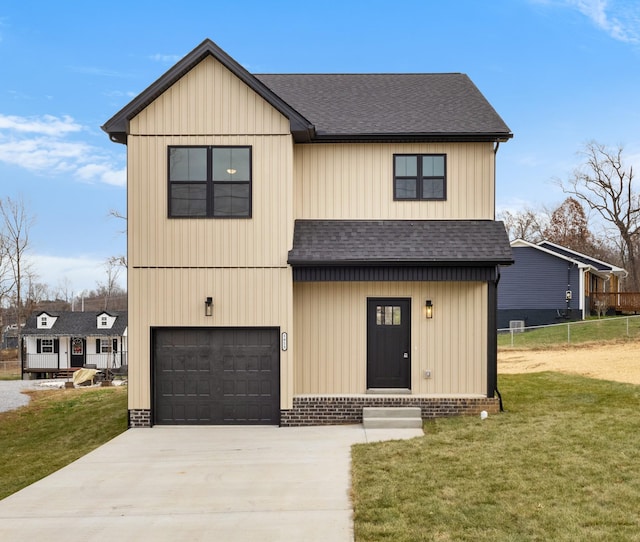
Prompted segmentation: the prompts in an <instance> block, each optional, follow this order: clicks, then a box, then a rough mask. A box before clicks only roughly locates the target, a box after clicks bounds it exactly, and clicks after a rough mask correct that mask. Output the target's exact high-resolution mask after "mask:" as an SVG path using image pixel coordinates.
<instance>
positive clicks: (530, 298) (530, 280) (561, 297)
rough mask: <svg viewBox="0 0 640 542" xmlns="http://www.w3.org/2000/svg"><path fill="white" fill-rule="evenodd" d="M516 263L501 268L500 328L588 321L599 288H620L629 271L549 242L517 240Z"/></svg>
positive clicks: (607, 289)
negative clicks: (619, 282) (620, 283)
mask: <svg viewBox="0 0 640 542" xmlns="http://www.w3.org/2000/svg"><path fill="white" fill-rule="evenodd" d="M511 250H512V252H513V258H514V261H515V263H514V265H512V266H510V267H505V268H502V269H501V276H500V282H499V284H498V317H497V318H498V329H509V328H519V327H523V326H524V327H529V326H538V325H547V324H556V323H560V322H564V321H567V320H569V321H570V320H583V319H584V318H585V317H586V316H588V315H589V314H590V313H591V312H592V310H593V309H594V307H593V306H592V302H591V298H592V296H593V294H594V293H597V292H612V291H614V292H617V291H618V280H619V278H621V277H624V276H626V271H625V270H624V269H621V268H620V267H617V266H615V265H612V264H608V263H606V262H601V261H599V260H596V259H595V258H591V257H589V256H587V255H585V254H581V253H579V252H576V251H573V250H570V249H568V248H566V247H561V246H559V245H556V244H554V243H550V242H548V241H542V242H540V243H538V244H533V243H529V242H527V241H523V240H522V239H517V240H515V241H513V242H512V243H511Z"/></svg>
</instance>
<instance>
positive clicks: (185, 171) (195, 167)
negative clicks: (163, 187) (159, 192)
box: [169, 147, 207, 181]
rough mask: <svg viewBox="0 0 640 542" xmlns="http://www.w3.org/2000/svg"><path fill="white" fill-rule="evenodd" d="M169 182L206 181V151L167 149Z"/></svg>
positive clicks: (201, 149)
mask: <svg viewBox="0 0 640 542" xmlns="http://www.w3.org/2000/svg"><path fill="white" fill-rule="evenodd" d="M169 180H170V181H206V180H207V149H204V148H189V147H179V148H176V147H173V148H170V149H169Z"/></svg>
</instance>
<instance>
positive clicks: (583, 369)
mask: <svg viewBox="0 0 640 542" xmlns="http://www.w3.org/2000/svg"><path fill="white" fill-rule="evenodd" d="M541 371H557V372H560V373H572V374H580V375H584V376H588V377H591V378H600V379H603V380H614V381H616V382H628V383H630V384H640V342H624V343H613V344H597V345H585V346H568V347H562V348H556V349H549V350H547V349H544V350H501V351H500V352H498V373H502V374H514V373H535V372H541Z"/></svg>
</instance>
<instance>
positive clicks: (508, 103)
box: [0, 0, 640, 292]
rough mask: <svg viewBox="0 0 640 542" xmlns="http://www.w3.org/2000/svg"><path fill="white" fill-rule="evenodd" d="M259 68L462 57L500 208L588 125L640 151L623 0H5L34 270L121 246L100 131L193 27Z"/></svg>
mask: <svg viewBox="0 0 640 542" xmlns="http://www.w3.org/2000/svg"><path fill="white" fill-rule="evenodd" d="M207 37H208V38H210V39H212V40H213V41H214V42H216V43H217V44H218V45H219V46H220V47H222V49H224V50H225V51H226V52H227V53H229V54H230V55H231V56H232V57H233V58H235V59H236V60H237V61H238V62H240V64H242V65H243V66H244V67H245V68H247V69H248V70H249V71H251V72H254V73H300V72H310V73H335V72H348V73H351V72H353V73H393V72H463V73H466V74H468V75H469V76H470V77H471V79H472V80H473V81H474V82H475V83H476V85H477V86H478V87H479V89H480V90H481V92H482V93H483V94H484V95H485V96H486V97H487V98H488V100H489V101H490V102H491V103H492V104H493V106H494V107H495V108H496V110H497V111H498V113H499V114H500V115H501V116H502V118H503V119H504V120H505V122H506V123H507V124H508V125H509V127H510V128H511V130H512V131H513V132H514V134H515V137H514V139H513V140H511V141H510V142H508V143H506V144H504V145H501V146H500V149H499V152H498V172H497V196H496V197H497V206H498V209H499V210H501V209H512V210H517V209H521V208H523V207H524V206H529V207H533V208H539V207H541V206H543V205H544V206H547V207H551V208H554V207H555V206H557V205H559V204H560V203H561V202H562V201H563V200H564V198H565V195H564V194H562V192H561V191H560V190H559V189H558V188H557V187H556V186H555V184H554V183H553V179H561V180H562V179H567V178H568V177H569V176H570V175H571V172H572V171H573V169H574V168H575V167H576V166H577V165H579V164H580V161H581V159H580V156H579V155H578V154H577V153H578V151H579V150H580V149H581V148H582V147H583V146H584V144H585V143H586V142H588V141H590V140H596V141H598V142H600V143H604V144H606V145H611V146H617V145H623V146H624V148H625V156H627V158H628V159H629V161H630V163H635V164H638V165H639V166H640V2H637V1H636V0H609V1H607V0H491V1H486V2H482V1H479V0H452V1H447V2H443V1H442V0H421V1H419V0H408V1H403V0H399V1H396V2H389V1H379V0H341V1H334V0H323V1H322V2H301V1H299V0H296V1H289V0H271V1H265V0H258V1H252V0H246V1H242V0H216V1H212V0H209V1H201V2H199V1H198V2H195V1H191V2H190V1H185V2H182V3H176V2H167V1H165V0H151V1H149V0H129V1H127V2H124V1H121V0H110V1H109V2H75V1H71V0H59V1H57V2H45V1H44V0H43V1H34V0H20V1H17V0H5V1H4V2H3V3H2V5H0V67H1V69H0V196H2V197H6V196H11V197H13V198H16V197H23V198H24V200H25V202H26V205H27V208H28V210H29V211H30V212H31V213H32V214H33V215H34V216H35V219H36V221H35V224H34V225H33V226H32V229H31V258H32V260H33V266H34V269H35V271H36V272H37V273H38V274H39V277H40V281H41V282H45V283H47V284H49V285H50V286H51V287H53V288H55V287H56V286H58V285H59V284H61V283H62V281H63V280H65V278H66V279H67V280H69V281H70V282H71V284H72V286H73V289H74V290H75V291H76V292H78V291H81V290H83V289H93V288H95V285H96V282H97V281H103V280H104V279H105V276H106V275H105V272H104V268H103V262H104V261H105V260H106V259H107V258H108V257H109V256H114V255H119V254H123V253H124V252H125V244H126V242H125V236H124V234H123V233H122V230H123V229H124V224H123V223H122V222H121V221H119V220H117V219H114V218H111V217H110V216H109V211H110V209H116V210H118V211H119V212H121V213H125V212H126V197H125V151H126V149H125V147H124V146H122V145H117V144H114V143H111V142H110V141H109V139H108V137H107V136H106V134H104V133H103V132H102V131H101V130H100V126H101V125H102V124H104V122H105V121H106V120H108V119H109V118H110V117H111V116H112V115H113V114H114V113H116V112H117V111H118V110H119V109H120V108H122V107H123V106H124V105H126V104H127V103H128V102H129V101H130V100H131V99H132V98H134V97H135V96H136V95H137V94H138V93H140V92H141V91H142V90H144V89H145V88H146V87H147V86H148V85H150V84H151V83H152V82H153V81H155V80H156V79H157V78H158V77H159V76H161V75H162V74H163V73H164V72H165V71H166V70H167V69H169V68H170V67H171V66H172V65H173V64H174V63H175V62H177V61H178V60H179V59H180V58H181V57H182V56H184V55H185V54H187V53H188V52H189V51H191V50H192V49H193V48H194V47H196V46H197V45H198V44H199V43H200V42H202V40H203V39H205V38H207Z"/></svg>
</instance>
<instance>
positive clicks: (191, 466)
mask: <svg viewBox="0 0 640 542" xmlns="http://www.w3.org/2000/svg"><path fill="white" fill-rule="evenodd" d="M419 435H422V430H421V429H393V430H383V429H374V430H364V429H363V427H362V425H348V426H331V427H300V428H278V427H255V426H252V427H238V426H234V427H176V426H170V427H169V426H160V427H158V426H156V427H154V428H152V429H130V430H128V431H126V432H125V433H123V434H122V435H120V436H118V437H116V438H115V439H113V440H112V441H111V442H108V443H107V444H105V445H104V446H101V447H100V448H98V449H97V450H95V451H93V452H91V453H90V454H88V455H86V456H84V457H82V458H81V459H79V460H78V461H76V462H74V463H72V464H71V465H69V466H67V467H65V468H63V469H61V470H59V471H58V472H55V473H54V474H52V475H50V476H48V477H47V478H45V479H43V480H40V481H39V482H36V483H35V484H33V485H31V486H29V487H27V488H25V489H23V490H22V491H19V492H18V493H15V494H14V495H11V496H9V497H7V498H6V499H4V500H2V501H0V540H2V541H3V542H10V541H11V542H13V541H23V540H42V541H44V540H46V541H47V542H57V541H61V542H62V541H64V542H74V541H78V542H80V541H82V542H87V541H102V540H104V541H109V542H111V541H113V540H117V541H118V542H125V541H140V540H153V541H154V542H161V541H178V540H189V541H190V542H195V541H199V540H202V541H205V540H206V541H213V540H215V541H221V542H222V541H224V542H234V541H260V542H269V541H287V542H297V541H304V542H314V541H323V542H326V541H331V542H348V541H352V540H353V522H352V508H351V503H350V499H349V491H350V447H351V445H352V444H354V443H358V442H371V441H373V440H390V439H396V438H413V437H415V436H419ZM43 453H44V454H46V450H43Z"/></svg>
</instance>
